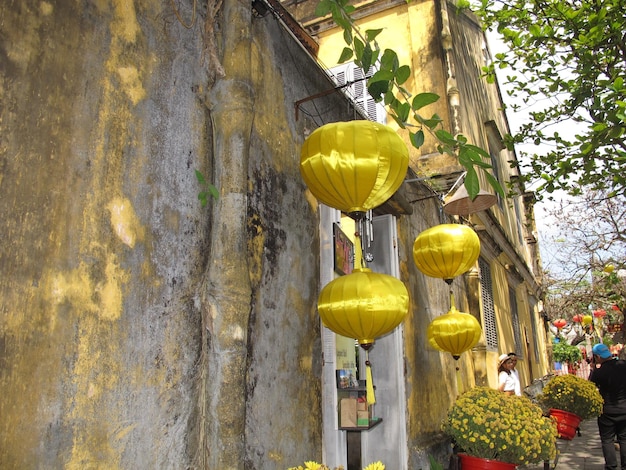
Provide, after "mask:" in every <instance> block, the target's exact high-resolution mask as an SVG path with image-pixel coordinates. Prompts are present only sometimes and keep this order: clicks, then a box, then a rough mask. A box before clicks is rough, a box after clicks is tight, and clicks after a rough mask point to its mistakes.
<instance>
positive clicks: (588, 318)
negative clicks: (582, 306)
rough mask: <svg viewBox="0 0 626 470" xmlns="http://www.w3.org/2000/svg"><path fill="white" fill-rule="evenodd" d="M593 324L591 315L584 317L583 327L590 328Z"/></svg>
mask: <svg viewBox="0 0 626 470" xmlns="http://www.w3.org/2000/svg"><path fill="white" fill-rule="evenodd" d="M592 323H593V317H592V316H591V315H584V316H583V325H584V326H589V325H591V324H592Z"/></svg>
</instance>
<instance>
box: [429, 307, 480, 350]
mask: <svg viewBox="0 0 626 470" xmlns="http://www.w3.org/2000/svg"><path fill="white" fill-rule="evenodd" d="M481 333H482V330H481V328H480V323H478V320H476V318H474V317H473V316H472V315H470V314H469V313H464V312H459V311H458V310H457V309H456V308H455V307H454V305H452V307H451V308H450V310H449V311H448V313H444V314H443V315H441V316H439V317H437V318H435V319H434V320H433V321H432V322H431V323H430V325H428V329H427V330H426V335H427V337H428V342H429V343H430V345H431V346H432V347H433V348H435V349H437V350H439V351H444V352H449V353H450V354H452V357H454V359H458V358H459V357H461V354H463V353H464V352H465V351H467V350H468V349H471V348H473V347H474V346H476V344H477V343H478V341H479V340H480V335H481Z"/></svg>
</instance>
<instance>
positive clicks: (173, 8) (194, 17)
mask: <svg viewBox="0 0 626 470" xmlns="http://www.w3.org/2000/svg"><path fill="white" fill-rule="evenodd" d="M197 2H198V0H193V12H192V13H191V23H189V24H187V23H185V21H184V20H183V18H182V16H180V11H178V8H176V4H175V3H174V0H170V3H171V4H172V10H174V14H175V15H176V18H177V19H178V22H179V23H180V24H182V25H183V26H184V27H185V28H187V29H191V28H193V27H194V25H195V24H196V4H197Z"/></svg>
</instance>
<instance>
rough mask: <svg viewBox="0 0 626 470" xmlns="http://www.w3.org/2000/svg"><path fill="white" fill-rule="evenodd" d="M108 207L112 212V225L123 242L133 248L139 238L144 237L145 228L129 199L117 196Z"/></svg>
mask: <svg viewBox="0 0 626 470" xmlns="http://www.w3.org/2000/svg"><path fill="white" fill-rule="evenodd" d="M107 209H108V210H109V212H110V213H111V226H112V227H113V230H114V232H115V234H116V235H117V236H118V238H119V239H120V240H121V241H122V243H124V244H125V245H128V246H129V247H131V248H133V247H134V246H135V242H137V240H140V241H141V240H143V239H144V235H145V229H144V227H143V226H142V225H141V222H140V221H139V218H138V217H137V214H136V213H135V209H134V208H133V205H132V204H131V202H130V201H129V200H128V199H126V198H120V197H118V198H115V199H113V200H112V201H111V202H110V203H109V204H108V205H107Z"/></svg>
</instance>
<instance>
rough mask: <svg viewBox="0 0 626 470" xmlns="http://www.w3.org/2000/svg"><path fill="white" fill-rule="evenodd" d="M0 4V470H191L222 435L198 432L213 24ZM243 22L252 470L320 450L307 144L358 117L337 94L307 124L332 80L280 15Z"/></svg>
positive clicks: (125, 5) (98, 6) (153, 13)
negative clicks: (207, 58)
mask: <svg viewBox="0 0 626 470" xmlns="http://www.w3.org/2000/svg"><path fill="white" fill-rule="evenodd" d="M190 6H191V3H190V2H189V4H188V5H187V4H183V7H182V9H181V13H182V14H190V12H191V8H190ZM0 8H1V10H2V19H1V21H0V171H1V173H0V175H1V176H0V237H1V240H2V242H1V244H0V271H1V273H2V276H1V278H0V358H1V360H0V389H1V390H2V395H1V396H0V416H2V423H1V424H0V442H1V443H2V445H1V446H0V467H2V468H7V469H9V468H20V469H30V468H69V469H72V468H81V469H82V468H107V469H115V468H188V467H193V466H195V465H196V462H198V461H200V460H201V459H199V458H198V456H199V455H201V454H202V453H203V452H206V451H207V449H205V448H199V442H203V443H205V444H206V445H207V446H211V445H212V444H211V443H214V442H217V443H218V444H216V446H218V445H219V442H220V436H202V433H203V432H205V431H204V430H205V429H206V426H204V424H206V423H203V420H206V415H204V414H203V413H202V410H203V409H204V408H203V407H211V406H212V404H211V403H206V402H203V400H202V395H201V394H200V392H199V389H200V388H201V385H202V384H201V383H200V379H199V378H200V377H201V376H202V374H201V372H202V371H201V370H200V365H201V364H203V363H202V362H200V352H201V350H202V345H201V340H202V338H203V337H204V338H205V341H210V340H211V338H210V336H209V337H207V335H203V331H202V328H201V325H202V315H203V312H205V309H206V306H205V305H204V304H205V302H206V300H205V296H204V295H203V294H204V293H205V292H206V288H207V286H206V280H207V279H208V278H209V276H207V271H208V270H215V269H220V266H214V265H212V264H211V253H210V252H209V247H210V246H211V240H212V237H214V236H216V233H217V232H218V230H217V229H218V228H219V221H218V222H217V223H211V221H210V212H209V210H207V208H202V207H201V206H200V204H199V202H198V200H197V193H198V191H199V190H200V188H199V186H198V184H197V182H196V179H195V175H194V170H196V169H198V170H200V171H202V172H203V173H204V174H205V175H211V174H212V168H213V166H214V165H213V163H212V155H213V145H214V138H213V136H214V135H220V132H222V130H221V129H219V128H212V124H211V115H210V112H209V104H208V103H207V100H208V98H207V96H208V91H209V89H210V84H211V81H210V79H209V77H208V74H207V73H206V66H205V64H203V58H202V48H203V44H202V41H201V33H200V29H201V27H202V24H201V23H202V17H199V18H198V23H196V25H195V26H194V28H192V29H186V28H184V27H183V26H182V25H181V24H180V23H179V22H178V21H177V19H176V16H175V14H174V12H173V10H172V9H171V6H170V3H169V2H157V1H150V0H145V1H136V2H131V1H126V0H124V1H122V0H117V1H111V2H104V1H97V2H88V3H85V4H79V3H76V2H52V1H50V2H47V1H35V0H25V1H21V2H14V1H9V0H3V1H1V2H0ZM200 13H202V12H200ZM186 18H190V16H186ZM251 21H252V22H253V23H252V26H251V27H252V31H253V41H252V42H253V49H252V51H253V52H252V63H251V64H249V65H250V66H251V77H252V83H253V84H254V90H253V94H254V97H255V100H254V103H255V104H254V108H252V109H250V110H249V112H250V113H253V125H252V130H251V135H250V141H251V148H250V157H249V169H248V192H247V194H246V195H245V200H244V203H243V204H242V206H241V207H240V210H241V211H242V213H243V214H244V216H245V217H246V218H247V224H246V225H247V229H246V231H247V234H245V239H246V240H247V242H246V243H247V252H246V253H232V257H233V259H234V260H242V261H243V260H247V262H248V265H249V266H250V269H249V274H250V283H251V292H252V298H251V302H250V307H249V312H246V314H248V313H249V315H250V324H249V325H250V327H249V331H247V332H245V337H246V338H247V340H248V342H247V346H246V347H247V352H248V355H247V359H246V360H247V368H248V374H247V380H248V382H247V386H246V389H244V390H237V389H234V390H233V393H236V394H240V393H244V394H245V398H246V407H247V408H246V411H247V413H246V416H247V418H246V433H245V436H243V435H242V436H240V439H241V441H242V442H244V437H245V454H246V457H245V468H263V469H271V468H277V469H278V468H284V467H285V466H286V462H285V461H284V459H285V456H288V457H289V459H290V460H291V459H295V460H298V459H299V460H300V461H301V460H304V459H305V458H306V459H309V458H315V457H319V455H320V452H321V444H320V442H321V437H320V433H321V431H320V429H321V423H320V422H319V418H318V415H319V402H318V401H319V368H320V366H319V364H318V363H317V362H316V361H319V357H320V346H319V344H318V343H319V334H318V328H319V326H318V319H317V317H316V314H315V301H316V296H317V291H318V289H319V286H318V285H317V284H318V279H319V274H318V266H317V263H318V260H317V256H316V255H317V252H318V251H317V248H316V246H317V243H318V241H317V239H318V231H317V216H316V213H315V210H314V205H313V204H311V201H310V200H307V199H306V198H305V197H303V195H304V194H305V188H304V184H303V183H302V181H301V179H300V178H299V174H298V169H297V168H298V166H297V165H298V154H299V145H300V144H301V142H302V140H303V138H304V136H305V134H306V129H309V130H312V129H314V128H315V127H317V126H318V125H320V124H322V123H323V122H325V121H323V119H324V120H332V119H340V118H342V117H344V118H345V117H347V116H341V115H340V114H338V113H341V112H346V113H347V112H348V110H347V107H346V105H345V102H344V101H343V100H341V99H339V98H338V97H337V96H330V97H328V98H326V99H325V101H324V102H323V103H322V106H321V108H320V109H323V110H325V111H327V110H328V109H330V110H331V112H330V113H328V114H325V115H324V116H323V117H320V116H319V115H318V116H316V117H315V120H312V119H309V118H305V117H304V116H303V115H302V114H301V118H300V120H299V121H297V122H296V121H295V118H294V107H293V102H294V101H295V100H298V99H302V98H304V97H306V96H309V95H312V94H315V93H317V92H319V91H321V90H323V89H326V88H327V87H328V83H327V82H326V80H325V79H324V78H323V75H322V74H321V72H320V71H319V70H317V69H316V68H315V67H313V66H312V63H311V62H309V61H308V60H306V59H305V57H304V56H303V54H302V52H301V50H300V49H299V48H298V47H297V46H295V45H294V43H293V40H292V38H291V37H290V36H289V35H287V34H286V33H284V32H283V31H282V30H281V29H280V28H279V27H278V25H277V23H276V20H274V19H273V18H272V17H267V18H264V19H258V20H257V19H255V20H251ZM222 27H223V28H225V27H227V26H226V25H222ZM308 109H309V110H310V111H316V109H315V108H314V107H309V108H308ZM337 109H338V110H339V111H332V110H337ZM318 110H319V109H318ZM232 158H234V159H236V158H238V156H237V155H232ZM244 171H245V169H244ZM215 184H216V186H217V187H218V188H220V187H221V184H220V181H219V180H218V181H215ZM233 236H235V235H233ZM223 294H224V295H227V293H223ZM210 368H211V371H216V370H218V369H219V364H210ZM216 376H217V375H215V374H214V375H210V374H209V376H208V377H207V379H206V380H207V381H211V380H215V377H216ZM205 385H206V384H205ZM224 432H225V433H226V432H227V430H224ZM201 438H202V439H204V440H201ZM209 451H213V452H218V451H219V449H217V450H216V449H209ZM289 463H291V461H290V462H289ZM232 466H233V468H244V463H243V462H233V463H232Z"/></svg>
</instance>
